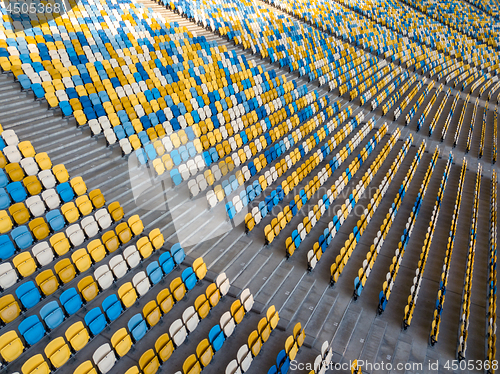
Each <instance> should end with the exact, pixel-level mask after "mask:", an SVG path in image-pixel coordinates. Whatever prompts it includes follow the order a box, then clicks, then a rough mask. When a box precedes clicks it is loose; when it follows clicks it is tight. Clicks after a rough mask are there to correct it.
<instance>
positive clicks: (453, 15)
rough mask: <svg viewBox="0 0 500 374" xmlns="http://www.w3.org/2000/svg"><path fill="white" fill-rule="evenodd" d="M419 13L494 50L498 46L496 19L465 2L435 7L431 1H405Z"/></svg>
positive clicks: (451, 2) (499, 41)
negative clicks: (433, 18)
mask: <svg viewBox="0 0 500 374" xmlns="http://www.w3.org/2000/svg"><path fill="white" fill-rule="evenodd" d="M405 2H407V3H410V4H411V5H412V6H414V7H416V8H417V9H419V10H420V11H422V12H424V13H425V14H427V15H429V16H430V17H435V18H436V19H438V20H439V21H441V22H443V23H444V24H446V25H448V26H450V27H453V28H456V29H458V30H459V31H460V32H462V33H464V34H466V35H471V36H473V37H475V38H477V39H479V41H481V42H484V43H486V44H488V45H489V46H492V47H494V48H496V47H498V46H499V45H500V36H499V35H498V27H496V22H497V21H496V19H495V18H493V17H491V16H489V15H488V14H486V13H483V12H478V11H477V10H476V9H475V8H474V7H473V6H472V5H470V4H469V3H467V2H460V3H457V2H455V1H449V0H448V1H443V2H442V3H440V4H439V6H437V5H436V4H435V3H433V2H431V1H423V2H417V1H414V0H406V1H405Z"/></svg>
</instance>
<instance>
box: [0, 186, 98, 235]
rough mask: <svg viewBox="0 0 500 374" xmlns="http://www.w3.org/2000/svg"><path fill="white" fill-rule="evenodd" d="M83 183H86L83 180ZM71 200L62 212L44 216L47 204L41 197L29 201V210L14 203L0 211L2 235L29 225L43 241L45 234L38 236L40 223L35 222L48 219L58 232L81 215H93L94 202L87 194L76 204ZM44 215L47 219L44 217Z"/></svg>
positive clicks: (53, 211)
mask: <svg viewBox="0 0 500 374" xmlns="http://www.w3.org/2000/svg"><path fill="white" fill-rule="evenodd" d="M75 179H76V178H73V180H75ZM73 180H72V181H73ZM82 183H84V182H83V180H82ZM82 191H83V190H82ZM85 192H86V187H85ZM94 193H95V192H94ZM89 195H90V194H89ZM56 196H57V195H56ZM56 196H54V199H51V200H50V203H52V202H53V203H54V205H55V203H56V201H55V198H56ZM73 199H74V197H73ZM73 199H71V200H73ZM71 200H69V201H67V202H65V204H63V205H62V206H61V211H59V209H49V212H47V213H46V214H44V213H45V210H46V208H45V204H44V203H43V202H42V199H41V198H40V196H37V195H33V196H32V198H30V200H29V201H27V204H28V205H29V208H30V209H29V210H28V208H27V207H26V205H25V204H24V202H17V203H14V204H12V205H10V206H9V208H8V209H4V210H0V233H1V234H6V233H8V232H10V231H11V230H12V229H13V227H14V226H15V227H19V226H20V225H24V224H26V223H27V224H28V226H29V227H30V229H31V231H32V232H33V234H34V235H35V237H36V238H37V239H43V236H44V235H42V234H45V233H42V234H40V235H38V234H37V233H36V231H35V230H34V227H37V226H38V225H39V223H35V221H44V220H45V219H46V220H47V221H49V222H51V223H52V225H51V226H52V229H53V230H54V231H58V230H60V229H61V228H62V227H64V226H66V225H68V224H71V223H74V222H76V221H78V220H79V219H80V218H81V217H80V215H81V216H82V217H84V216H87V215H89V214H91V213H92V212H93V211H94V209H95V207H94V205H93V204H92V200H91V199H90V198H89V196H87V195H86V194H82V195H80V196H78V197H76V199H75V200H74V202H73V201H71ZM59 203H60V201H59ZM30 211H35V213H37V215H38V217H33V216H32V214H31V213H30ZM61 213H62V214H61ZM44 215H45V217H43V216H44ZM40 216H41V217H40ZM32 218H33V219H32Z"/></svg>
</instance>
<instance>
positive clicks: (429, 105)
mask: <svg viewBox="0 0 500 374" xmlns="http://www.w3.org/2000/svg"><path fill="white" fill-rule="evenodd" d="M443 88H444V84H442V83H441V84H440V85H439V86H438V87H436V90H435V91H434V95H433V96H432V97H431V99H430V101H429V102H428V103H427V105H426V107H425V109H424V111H423V112H422V114H421V115H420V117H419V119H418V121H417V128H416V131H417V132H418V131H420V129H421V128H422V126H423V125H424V123H425V120H426V118H427V115H428V114H429V113H430V112H431V109H432V107H433V106H434V103H435V102H436V99H437V98H438V96H439V94H440V93H441V91H442V90H443Z"/></svg>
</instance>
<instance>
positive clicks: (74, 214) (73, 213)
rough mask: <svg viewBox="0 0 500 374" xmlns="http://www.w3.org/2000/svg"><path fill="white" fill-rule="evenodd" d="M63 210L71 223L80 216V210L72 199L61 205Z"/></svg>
mask: <svg viewBox="0 0 500 374" xmlns="http://www.w3.org/2000/svg"><path fill="white" fill-rule="evenodd" d="M61 212H62V214H63V215H64V218H66V221H68V222H69V223H74V222H76V221H78V219H79V218H80V212H79V211H78V208H77V207H76V205H75V203H73V202H72V201H70V202H69V203H66V204H64V205H63V206H62V207H61Z"/></svg>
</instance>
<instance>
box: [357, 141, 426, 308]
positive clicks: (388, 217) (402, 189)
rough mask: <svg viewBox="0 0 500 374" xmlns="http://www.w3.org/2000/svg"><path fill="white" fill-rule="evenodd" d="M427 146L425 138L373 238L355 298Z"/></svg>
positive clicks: (361, 269)
mask: <svg viewBox="0 0 500 374" xmlns="http://www.w3.org/2000/svg"><path fill="white" fill-rule="evenodd" d="M425 147H426V142H425V140H423V141H422V143H420V146H419V148H418V150H417V154H416V155H415V157H414V158H413V161H412V163H411V165H410V167H409V168H408V171H407V172H406V176H405V179H404V180H403V182H402V183H401V185H400V187H399V189H398V192H397V194H396V196H395V197H394V201H393V203H392V205H391V207H390V208H389V211H388V213H387V214H386V216H385V219H384V221H383V222H382V224H381V225H380V229H379V231H378V232H377V235H376V236H375V238H374V239H373V244H372V245H371V246H370V249H369V250H368V252H367V253H366V259H365V260H364V261H363V265H362V266H361V267H360V268H359V270H358V275H357V277H356V278H355V279H354V292H353V296H354V299H357V298H358V297H359V296H361V293H362V292H363V289H364V287H365V284H366V281H367V279H368V277H369V276H370V273H371V271H372V269H373V265H375V261H376V260H377V257H378V254H379V253H380V250H381V249H382V246H383V244H384V240H385V238H386V237H387V234H388V233H389V230H390V229H391V226H392V223H393V222H394V220H395V219H396V215H397V214H398V212H399V208H400V207H401V204H402V203H403V200H404V197H405V195H406V191H407V190H408V187H409V185H410V183H411V181H412V179H413V176H414V175H415V171H416V170H417V167H418V165H419V163H420V160H421V158H422V155H423V153H424V151H425Z"/></svg>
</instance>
